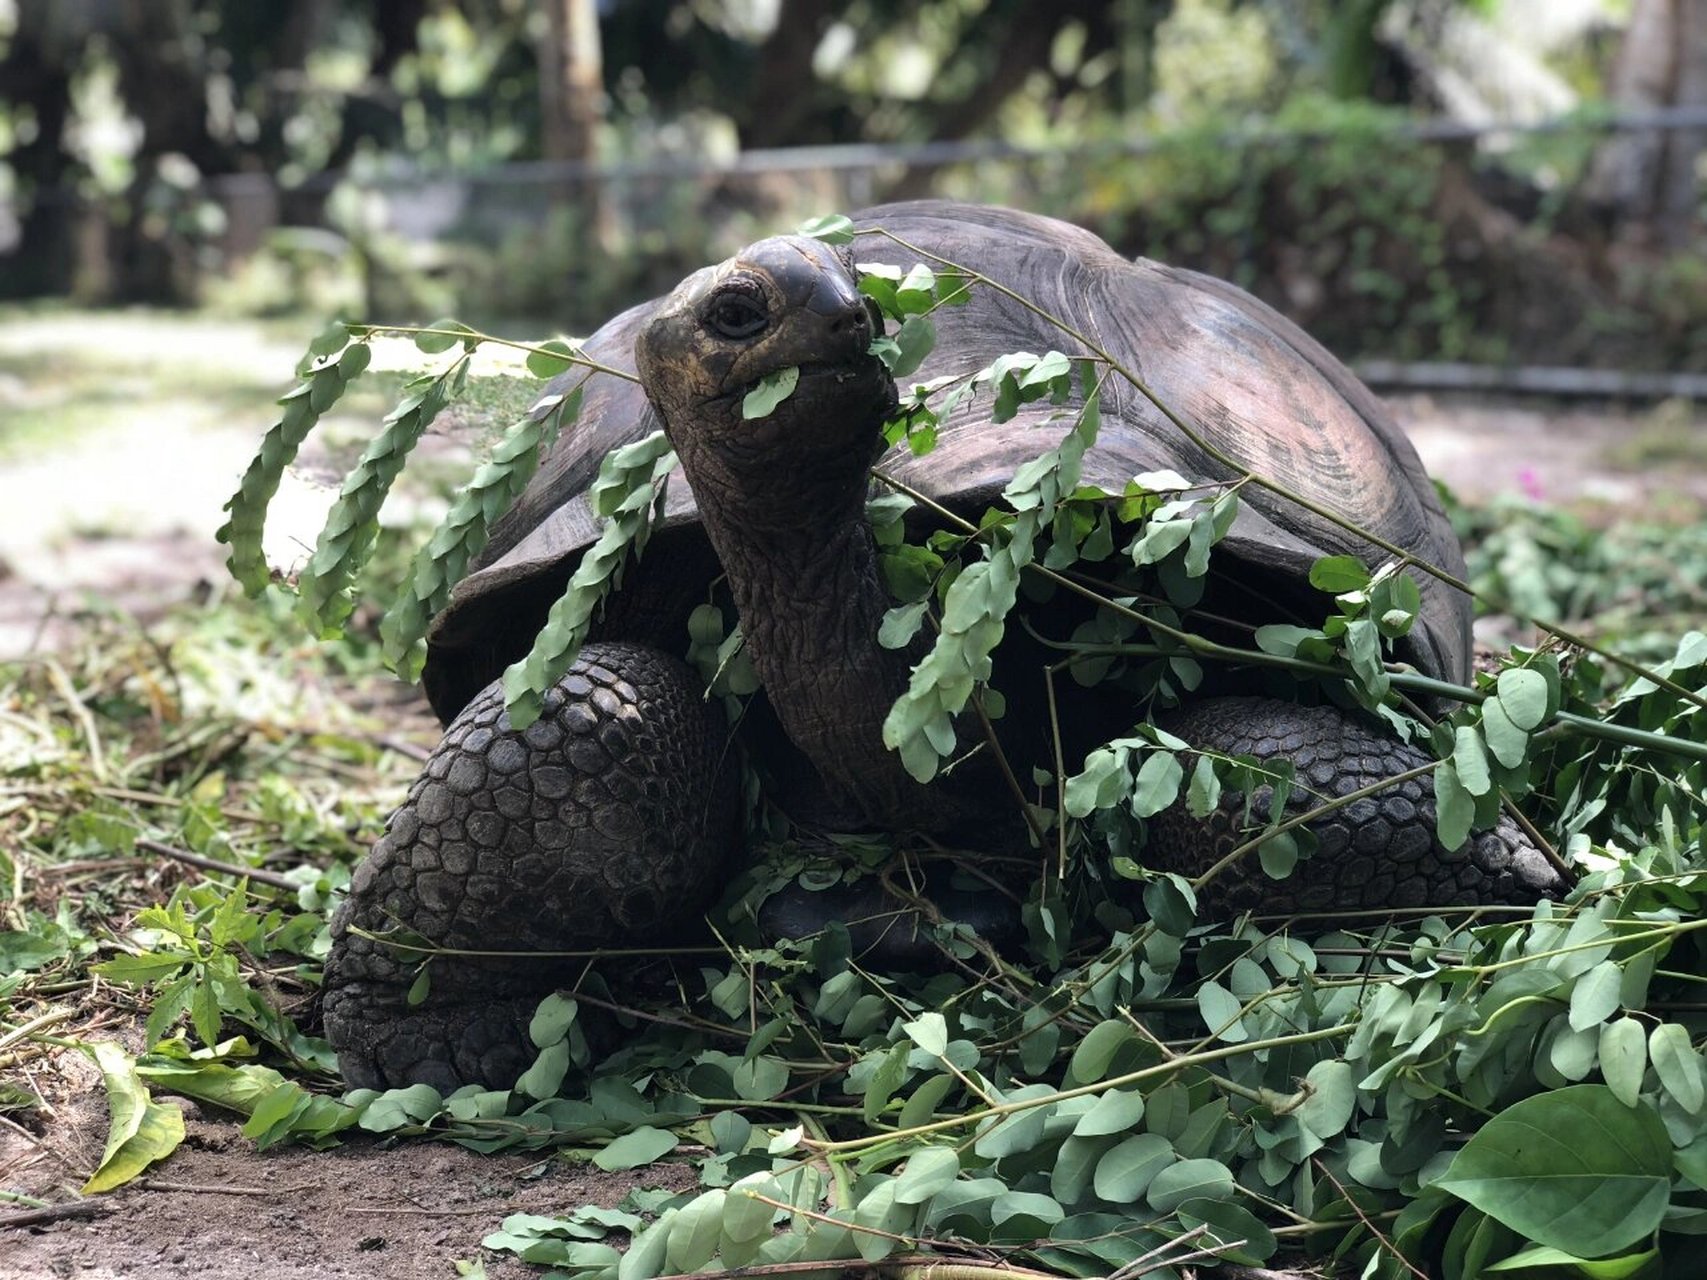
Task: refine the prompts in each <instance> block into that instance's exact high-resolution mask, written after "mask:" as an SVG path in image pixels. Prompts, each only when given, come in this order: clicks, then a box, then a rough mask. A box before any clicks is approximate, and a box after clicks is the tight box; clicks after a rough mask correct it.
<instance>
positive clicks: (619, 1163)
mask: <svg viewBox="0 0 1707 1280" xmlns="http://www.w3.org/2000/svg"><path fill="white" fill-rule="evenodd" d="M678 1141H679V1139H677V1137H676V1135H675V1134H673V1133H671V1132H670V1131H669V1130H668V1129H657V1128H653V1127H652V1126H651V1125H641V1126H640V1127H639V1128H638V1129H635V1130H633V1131H632V1132H630V1133H625V1134H623V1135H622V1137H620V1138H617V1139H615V1140H613V1141H612V1142H611V1143H610V1144H609V1145H608V1146H606V1147H605V1149H604V1150H603V1151H601V1152H599V1153H598V1154H597V1155H596V1156H594V1157H593V1163H594V1164H596V1165H597V1166H598V1167H599V1168H601V1169H603V1170H604V1171H605V1172H606V1173H617V1172H619V1171H621V1170H623V1169H638V1168H640V1167H641V1166H642V1165H648V1164H653V1163H655V1162H656V1161H658V1160H661V1159H662V1158H663V1157H665V1156H667V1155H669V1154H670V1152H672V1151H674V1150H675V1149H676V1143H677V1142H678Z"/></svg>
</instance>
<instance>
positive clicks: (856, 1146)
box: [813, 921, 1707, 1153]
mask: <svg viewBox="0 0 1707 1280" xmlns="http://www.w3.org/2000/svg"><path fill="white" fill-rule="evenodd" d="M1702 923H1703V924H1707V921H1703V922H1702ZM1356 1029H1357V1024H1356V1023H1355V1022H1342V1023H1339V1024H1337V1025H1335V1026H1332V1027H1319V1028H1317V1029H1316V1030H1314V1031H1301V1032H1299V1033H1297V1034H1296V1035H1290V1036H1275V1037H1274V1038H1272V1039H1269V1040H1249V1041H1246V1042H1245V1043H1244V1044H1237V1045H1227V1046H1225V1047H1223V1048H1220V1049H1205V1050H1204V1051H1203V1052H1201V1053H1191V1054H1182V1055H1181V1056H1180V1057H1178V1058H1175V1059H1174V1060H1173V1061H1171V1062H1163V1063H1158V1064H1157V1065H1155V1066H1151V1067H1144V1068H1142V1069H1140V1070H1138V1071H1129V1072H1127V1073H1126V1074H1125V1075H1122V1076H1114V1077H1112V1078H1111V1079H1108V1080H1099V1081H1097V1082H1096V1083H1094V1084H1082V1085H1078V1086H1076V1087H1075V1088H1072V1089H1061V1090H1058V1091H1056V1092H1055V1093H1050V1094H1045V1095H1044V1096H1043V1097H1040V1098H1026V1099H1023V1100H1021V1101H1018V1102H1001V1103H997V1104H996V1105H995V1106H993V1107H986V1108H984V1109H983V1110H982V1111H972V1112H968V1113H967V1114H966V1115H963V1116H951V1117H950V1118H949V1119H947V1120H937V1121H933V1122H932V1123H930V1124H921V1125H915V1126H914V1127H913V1128H911V1129H897V1130H896V1131H895V1132H894V1133H885V1134H878V1135H876V1136H874V1137H866V1138H848V1139H845V1140H844V1141H841V1142H825V1143H814V1144H813V1145H814V1146H815V1147H817V1149H818V1150H820V1151H823V1152H826V1153H835V1152H844V1151H865V1150H868V1149H870V1148H872V1147H876V1146H881V1145H882V1144H884V1143H886V1142H892V1141H894V1140H895V1139H896V1138H915V1137H918V1136H920V1135H921V1134H926V1133H941V1132H943V1131H945V1130H948V1129H960V1128H964V1127H966V1126H967V1125H977V1124H981V1123H983V1122H984V1121H985V1120H989V1119H993V1118H997V1117H1002V1116H1010V1115H1015V1114H1017V1113H1019V1112H1021V1111H1029V1110H1031V1109H1032V1108H1033V1107H1041V1106H1045V1105H1047V1104H1049V1103H1055V1102H1065V1101H1067V1100H1068V1099H1069V1098H1083V1097H1088V1096H1090V1095H1091V1094H1100V1093H1103V1092H1105V1091H1106V1090H1109V1089H1120V1088H1124V1087H1125V1086H1127V1085H1133V1084H1142V1083H1143V1082H1144V1081H1146V1080H1152V1079H1155V1078H1156V1077H1158V1076H1166V1075H1171V1074H1172V1073H1174V1072H1176V1071H1181V1070H1184V1069H1185V1068H1186V1067H1195V1066H1201V1065H1202V1064H1204V1063H1206V1062H1220V1061H1222V1060H1223V1059H1226V1058H1236V1057H1238V1056H1240V1055H1241V1054H1246V1053H1263V1052H1266V1051H1267V1050H1269V1049H1279V1048H1282V1047H1285V1046H1289V1045H1295V1044H1312V1043H1314V1042H1315V1041H1317V1040H1331V1039H1333V1037H1335V1036H1342V1035H1348V1034H1350V1033H1351V1032H1352V1031H1355V1030H1356Z"/></svg>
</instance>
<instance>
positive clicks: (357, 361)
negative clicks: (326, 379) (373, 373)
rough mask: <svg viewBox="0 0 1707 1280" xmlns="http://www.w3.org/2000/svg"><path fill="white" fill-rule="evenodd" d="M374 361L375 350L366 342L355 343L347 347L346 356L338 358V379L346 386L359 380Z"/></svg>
mask: <svg viewBox="0 0 1707 1280" xmlns="http://www.w3.org/2000/svg"><path fill="white" fill-rule="evenodd" d="M372 360H373V348H372V347H370V346H368V344H367V343H365V342H358V343H355V344H354V345H353V346H350V347H346V348H345V349H344V354H343V355H341V356H339V357H338V377H339V378H341V379H342V380H343V382H344V385H345V386H348V385H349V384H350V383H351V382H352V381H354V380H355V379H356V378H359V377H360V376H361V375H362V373H363V372H364V371H366V369H367V367H368V365H369V364H370V363H371V362H372Z"/></svg>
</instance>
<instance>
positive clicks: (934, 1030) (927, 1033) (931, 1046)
mask: <svg viewBox="0 0 1707 1280" xmlns="http://www.w3.org/2000/svg"><path fill="white" fill-rule="evenodd" d="M901 1030H902V1032H903V1033H904V1034H905V1035H906V1037H907V1039H909V1040H911V1041H912V1042H913V1043H914V1044H916V1045H918V1046H919V1048H921V1049H923V1050H924V1051H925V1052H926V1053H928V1054H930V1055H931V1056H932V1057H934V1058H940V1057H942V1056H943V1055H944V1054H946V1053H947V1052H948V1022H947V1021H946V1020H945V1019H944V1018H943V1016H942V1015H941V1014H940V1013H924V1014H920V1015H919V1016H918V1017H917V1018H915V1019H913V1020H912V1021H911V1022H903V1023H902V1024H901Z"/></svg>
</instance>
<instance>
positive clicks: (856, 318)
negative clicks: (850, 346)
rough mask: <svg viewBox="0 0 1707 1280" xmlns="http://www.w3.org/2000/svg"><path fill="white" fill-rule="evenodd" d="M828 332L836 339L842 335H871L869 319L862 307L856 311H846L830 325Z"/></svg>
mask: <svg viewBox="0 0 1707 1280" xmlns="http://www.w3.org/2000/svg"><path fill="white" fill-rule="evenodd" d="M830 332H831V333H833V334H835V335H836V336H837V337H838V338H839V337H841V336H842V335H844V334H847V335H850V336H855V335H862V334H863V335H869V334H870V333H871V318H870V317H869V316H867V315H866V313H865V309H864V308H863V307H862V308H861V309H859V310H858V311H846V312H843V313H842V314H841V315H839V316H837V317H836V319H835V320H834V321H833V322H832V323H831V325H830Z"/></svg>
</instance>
